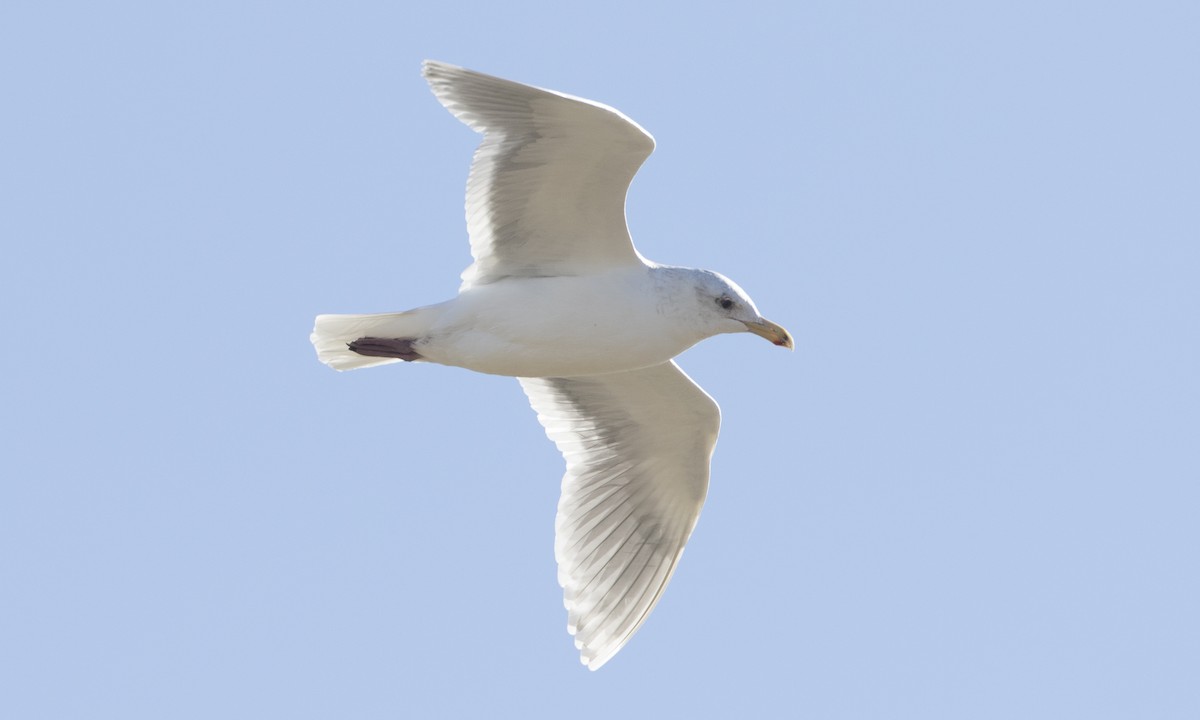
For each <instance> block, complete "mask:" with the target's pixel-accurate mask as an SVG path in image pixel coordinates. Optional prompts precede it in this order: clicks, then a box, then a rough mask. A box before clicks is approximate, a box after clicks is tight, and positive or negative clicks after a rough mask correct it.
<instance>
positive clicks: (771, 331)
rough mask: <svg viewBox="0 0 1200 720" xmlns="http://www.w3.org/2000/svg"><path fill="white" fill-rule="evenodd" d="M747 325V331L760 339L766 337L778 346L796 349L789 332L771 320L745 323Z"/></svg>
mask: <svg viewBox="0 0 1200 720" xmlns="http://www.w3.org/2000/svg"><path fill="white" fill-rule="evenodd" d="M745 325H746V329H747V330H749V331H750V332H752V333H754V334H755V335H758V336H759V337H764V338H766V339H768V340H770V341H771V342H773V343H775V344H776V345H782V346H783V347H785V348H787V349H788V350H795V349H796V344H795V343H793V342H792V336H791V335H789V334H788V331H787V330H784V329H783V328H782V327H780V326H778V325H776V324H775V323H773V322H771V321H770V320H766V319H763V320H750V321H748V322H745Z"/></svg>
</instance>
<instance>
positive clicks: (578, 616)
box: [312, 62, 792, 669]
mask: <svg viewBox="0 0 1200 720" xmlns="http://www.w3.org/2000/svg"><path fill="white" fill-rule="evenodd" d="M425 76H426V78H427V79H428V80H429V82H430V85H431V86H432V87H433V90H434V93H435V94H436V95H437V97H438V99H439V100H440V101H441V102H442V104H443V105H445V106H446V107H447V108H448V109H449V110H450V111H451V112H452V113H454V114H455V115H456V116H457V117H458V118H459V119H460V120H462V121H463V122H465V123H466V124H467V125H469V126H471V127H472V128H473V129H475V130H476V131H478V132H481V133H483V134H484V140H483V143H482V144H481V145H480V147H479V150H478V151H477V152H476V154H475V161H474V164H473V165H472V169H471V176H470V179H469V181H468V184H467V228H468V231H469V234H470V238H471V253H472V256H473V258H474V263H473V264H472V265H471V266H470V267H468V268H467V270H466V271H465V272H464V273H463V275H462V285H461V287H460V289H459V294H458V296H457V297H455V298H453V299H451V300H448V301H446V302H443V303H440V304H437V305H430V306H427V307H422V308H417V309H415V310H410V311H407V312H403V313H387V314H382V315H321V316H319V317H318V318H317V323H316V327H315V328H314V330H313V336H312V340H313V344H314V345H315V346H316V348H317V352H318V356H319V357H320V359H321V360H322V362H325V363H326V364H328V365H330V366H332V367H334V368H336V369H339V370H346V369H352V368H358V367H369V366H372V365H380V364H385V363H393V362H399V361H401V360H407V361H424V362H435V363H440V364H443V365H453V366H457V367H463V368H467V369H470V370H475V371H478V372H484V373H491V374H496V375H510V376H514V377H518V378H520V379H521V385H522V387H523V388H524V389H525V392H526V394H527V395H528V396H529V399H530V403H531V404H532V405H533V407H534V409H535V410H536V411H537V413H538V419H539V420H540V421H541V423H542V424H543V425H544V426H545V428H546V432H547V434H548V435H549V436H550V438H551V440H553V441H554V442H555V443H556V444H557V445H558V448H559V450H560V451H561V452H562V453H563V456H564V458H565V459H566V461H567V473H566V476H565V477H564V478H563V494H562V499H561V500H560V502H559V509H558V519H557V521H556V523H555V557H556V559H557V560H558V565H559V582H560V583H561V584H562V586H563V589H564V592H565V602H566V606H567V610H568V629H569V630H570V631H571V633H572V634H573V635H575V639H576V645H577V646H578V647H579V648H580V650H581V656H582V659H583V662H584V663H585V664H587V665H588V666H589V667H590V668H592V669H596V668H598V667H600V666H601V665H603V664H604V663H605V662H607V661H608V659H609V658H611V657H612V655H613V654H615V653H616V652H617V651H618V650H619V649H620V648H621V647H622V646H623V645H624V644H625V642H627V641H628V639H629V637H630V636H632V634H633V633H634V632H635V631H636V630H637V628H638V627H640V625H641V623H642V622H643V621H644V620H645V618H646V616H647V615H648V614H649V612H650V610H651V609H653V607H654V604H655V603H656V602H657V600H658V598H659V596H660V595H661V593H662V591H663V589H664V588H665V587H666V584H667V582H668V581H669V579H670V576H671V573H672V571H673V570H674V567H675V564H676V562H678V559H679V556H680V555H681V554H682V552H683V547H684V544H685V543H686V542H687V538H688V536H689V535H690V534H691V531H692V528H693V527H694V526H695V523H696V520H697V518H698V517H699V515H700V509H701V506H702V505H703V502H704V496H705V494H706V492H707V488H708V466H709V458H710V456H711V454H712V450H713V447H714V445H715V443H716V439H717V430H718V428H719V425H720V413H719V410H718V409H717V406H716V403H714V402H713V401H712V399H711V398H710V397H708V395H707V394H705V393H704V391H703V390H701V389H700V388H699V387H698V386H696V384H695V383H693V382H692V381H691V380H690V379H689V378H688V377H687V376H686V375H684V374H683V373H682V372H681V371H680V370H679V368H678V367H677V366H676V365H675V363H674V362H673V361H672V358H674V357H675V356H676V355H678V354H679V353H681V352H683V351H684V350H686V349H687V348H689V347H691V346H692V345H694V344H695V343H697V342H699V341H701V340H703V339H705V338H707V337H711V336H712V335H716V334H719V333H728V332H744V331H750V332H754V333H756V334H758V335H761V336H763V337H765V338H767V339H769V340H771V341H772V342H774V343H775V344H777V345H784V346H786V347H791V346H792V340H791V337H790V336H789V335H788V334H787V332H786V331H784V330H783V328H781V327H779V326H778V325H775V324H774V323H771V322H769V321H767V320H765V319H763V318H762V317H761V316H760V315H759V314H758V310H757V309H756V308H755V307H754V304H753V302H751V300H750V298H749V297H747V296H746V294H745V293H744V292H743V291H742V290H741V289H740V288H738V287H737V286H736V285H735V284H733V283H732V282H731V281H729V280H728V279H726V278H724V277H722V276H720V275H718V274H716V273H712V272H709V271H705V270H695V269H691V268H681V267H672V266H663V265H658V264H656V263H652V262H650V261H647V260H645V259H644V258H642V257H641V255H639V254H638V252H637V251H636V250H635V249H634V247H633V243H632V241H631V240H630V238H629V233H628V230H627V229H626V227H625V214H624V206H625V192H626V190H627V188H628V186H629V182H630V180H632V178H633V175H634V173H635V172H637V169H638V167H639V166H640V165H641V164H642V162H643V161H644V160H645V159H646V157H648V156H649V154H650V152H651V151H652V150H653V149H654V141H653V139H652V138H651V137H650V135H649V134H648V133H646V132H645V131H644V130H642V129H641V128H640V127H639V126H638V125H637V124H636V123H634V122H633V121H632V120H630V119H629V118H627V117H625V116H624V115H622V114H621V113H619V112H617V111H616V110H613V109H612V108H609V107H607V106H604V105H600V104H598V103H594V102H591V101H588V100H583V99H580V98H573V97H570V96H567V95H563V94H560V93H555V92H551V91H548V90H541V89H538V88H533V87H529V86H526V85H520V84H518V83H513V82H510V81H507V80H502V79H499V78H494V77H490V76H487V75H482V74H479V73H475V72H471V71H469V70H464V69H462V68H456V67H453V66H449V65H444V64H441V63H434V62H426V63H425Z"/></svg>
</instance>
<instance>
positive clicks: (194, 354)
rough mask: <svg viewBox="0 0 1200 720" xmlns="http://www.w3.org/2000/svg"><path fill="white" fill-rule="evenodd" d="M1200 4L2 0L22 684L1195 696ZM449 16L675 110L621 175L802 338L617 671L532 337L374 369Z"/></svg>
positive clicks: (672, 229) (744, 365)
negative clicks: (467, 360)
mask: <svg viewBox="0 0 1200 720" xmlns="http://www.w3.org/2000/svg"><path fill="white" fill-rule="evenodd" d="M1198 7H1200V6H1197V5H1196V4H1195V3H1187V2H1178V3H1169V2H1141V3H1132V2H1129V3H1104V2H1100V3H1068V2H984V3H947V2H917V3H882V2H818V3H791V4H784V3H778V4H752V3H749V4H748V3H743V4H739V5H737V6H736V7H733V6H730V7H728V8H726V7H717V6H714V5H709V4H700V5H697V6H694V7H690V8H689V9H687V10H686V11H683V10H681V9H680V8H681V6H677V5H665V4H664V5H654V6H651V7H643V6H642V4H641V3H624V2H609V3H604V4H603V5H593V6H591V7H590V8H589V9H583V8H581V7H576V6H575V5H573V4H567V3H553V4H551V3H546V4H537V3H526V2H511V3H474V2H467V3H453V4H444V5H438V4H435V3H422V4H419V5H413V4H402V3H373V2H355V3H336V4H335V3H327V4H313V3H306V4H299V3H254V2H251V3H240V2H239V3H224V2H217V3H203V4H191V5H190V6H182V5H180V4H164V3H144V4H137V3H109V4H107V5H105V6H104V7H101V6H100V5H99V4H93V3H75V4H71V3H57V4H54V3H21V2H13V3H6V4H5V5H4V6H3V8H0V92H2V93H3V103H2V105H0V132H2V137H3V142H0V206H2V210H0V239H2V241H3V248H4V262H3V263H0V301H2V302H3V307H4V308H5V317H4V324H5V332H4V334H3V340H2V341H0V342H2V345H0V348H2V350H3V352H2V353H0V363H2V364H3V367H2V368H0V371H2V372H0V378H2V379H0V388H2V396H0V397H2V398H3V400H2V402H0V432H2V437H3V445H4V451H3V453H2V454H0V468H2V471H0V472H2V475H3V480H2V481H0V684H2V685H3V690H2V691H0V715H2V716H4V717H14V718H17V717H19V718H27V719H32V718H76V717H88V718H123V719H129V718H162V717H171V718H213V717H223V718H263V717H288V718H327V717H353V718H372V717H454V716H457V717H488V716H494V715H499V714H502V713H505V714H509V715H511V716H514V717H516V716H521V717H543V716H544V717H561V716H570V717H578V718H591V717H596V718H601V717H602V718H612V717H640V716H643V715H644V716H654V715H658V716H664V717H685V716H700V717H705V716H727V717H731V716H742V717H753V716H760V717H788V716H791V717H819V718H880V717H887V718H923V719H927V718H963V717H970V718H976V719H978V718H1014V717H1021V718H1062V717H1088V718H1109V717H1113V718H1115V717H1155V718H1185V717H1186V718H1194V717H1197V716H1198V715H1200V686H1198V685H1197V683H1196V677H1197V676H1198V674H1200V613H1197V608H1198V607H1200V560H1198V556H1197V549H1198V548H1200V529H1198V523H1197V511H1198V509H1200V443H1198V442H1197V438H1198V437H1200V379H1198V376H1197V368H1198V367H1200V322H1198V320H1197V315H1198V311H1200V282H1198V280H1197V274H1198V271H1200V210H1198V207H1200V205H1198V203H1197V198H1200V140H1198V133H1197V128H1200V95H1198V94H1197V92H1196V88H1198V87H1200V49H1198V48H1200V46H1198V45H1197V43H1196V38H1197V36H1200V9H1198ZM426 57H429V58H436V59H441V60H445V61H448V62H452V63H456V64H461V65H465V66H468V67H472V68H475V69H479V70H482V71H485V72H489V73H493V74H498V75H501V76H504V77H509V78H512V79H515V80H520V81H524V82H529V83H533V84H537V85H541V86H545V87H551V88H554V89H558V90H562V91H565V92H569V93H572V94H576V95H582V96H584V97H588V98H593V99H596V100H599V101H602V102H606V103H609V104H611V105H613V106H615V107H617V108H619V109H621V110H622V111H623V112H625V113H626V114H628V115H629V116H630V117H632V118H634V119H635V120H637V121H638V122H639V123H640V124H641V125H642V126H644V127H645V128H646V129H648V130H649V131H650V132H651V133H653V134H654V135H655V137H656V139H657V141H658V149H657V151H656V152H655V154H654V156H652V157H651V159H650V160H649V161H648V162H647V164H646V166H645V167H644V168H643V170H642V172H641V173H640V174H639V175H638V177H637V179H636V180H635V181H634V184H633V188H632V192H631V197H630V203H629V209H628V215H629V221H630V226H631V229H632V232H633V235H634V239H635V242H637V244H638V247H639V249H640V250H641V251H642V253H643V254H644V255H646V256H647V257H650V258H652V259H655V260H658V261H661V262H666V263H672V264H684V265H694V266H700V267H707V268H711V269H715V270H718V271H720V272H722V273H724V274H726V275H728V276H730V277H731V278H733V279H734V280H736V281H737V282H738V283H739V284H740V285H742V286H743V287H744V288H746V290H747V291H748V292H749V293H750V294H751V296H752V297H753V298H754V299H755V301H756V303H757V304H758V306H759V308H760V309H761V310H762V311H763V313H764V314H765V315H766V316H767V317H770V318H771V319H773V320H776V321H778V322H780V323H782V324H783V325H785V326H786V327H788V328H789V329H790V330H791V331H792V333H793V334H794V336H795V337H796V340H797V350H796V352H795V353H787V352H781V351H779V350H777V349H776V348H773V347H771V346H770V345H768V344H766V343H763V342H762V341H761V340H759V339H757V338H754V337H752V336H749V335H742V336H723V337H719V338H716V339H713V340H710V341H707V342H706V343H704V344H702V345H701V346H699V347H697V348H695V349H693V350H691V351H689V352H688V353H686V354H685V355H684V356H683V357H682V358H681V360H680V363H681V365H682V366H683V367H684V368H685V369H686V370H687V371H688V372H689V373H690V374H691V375H692V376H693V377H694V378H695V379H696V380H697V381H698V382H699V383H700V384H701V385H703V386H704V387H705V388H706V389H707V390H708V392H709V393H710V394H712V395H713V396H714V397H715V398H716V399H717V401H718V402H720V403H721V406H722V410H723V413H724V427H723V429H722V434H721V439H720V442H719V443H718V445H717V451H716V455H715V458H714V460H713V479H712V487H711V491H710V494H709V500H708V504H707V506H706V508H705V511H704V515H703V516H702V518H701V520H700V523H699V525H698V527H697V530H696V533H695V535H694V536H693V538H692V541H691V543H690V544H689V546H688V551H687V553H686V554H685V555H684V558H683V561H682V562H681V564H680V567H679V570H678V572H677V573H676V575H675V578H674V580H673V581H672V584H671V587H670V588H669V590H668V592H667V593H666V595H665V596H664V598H663V600H662V602H661V603H660V604H659V606H658V608H657V609H656V611H655V612H654V614H653V615H652V616H651V618H650V620H649V621H648V622H647V623H646V625H645V626H644V627H643V628H642V630H641V631H640V632H639V634H638V635H637V636H636V637H635V638H634V640H633V641H632V642H631V643H630V645H628V646H627V647H626V648H625V649H624V650H623V651H622V652H621V654H620V655H618V656H617V657H616V659H615V660H614V661H612V662H611V663H609V664H608V665H607V666H606V667H604V668H603V669H602V670H601V671H600V672H598V673H589V672H587V671H586V670H585V669H583V668H582V666H580V665H579V664H578V661H577V659H576V653H575V650H574V648H573V646H572V644H571V641H570V639H569V637H568V636H567V634H566V631H565V620H566V618H565V613H564V611H563V609H562V605H561V597H560V593H559V589H558V587H557V585H556V583H555V574H554V564H553V553H552V533H553V516H554V506H555V502H556V498H557V488H558V482H559V478H560V476H561V473H562V461H561V458H560V457H559V456H558V455H557V453H556V452H555V450H554V448H553V446H552V445H551V444H550V442H549V441H547V440H546V438H545V437H544V436H543V434H542V431H541V428H540V427H539V426H538V423H537V421H536V419H535V417H534V414H533V412H532V411H531V410H530V409H529V407H528V405H527V403H526V402H525V399H524V397H523V395H522V393H521V391H520V389H519V388H518V386H517V383H516V382H515V381H512V380H508V379H505V378H498V377H487V376H480V375H474V374H471V373H469V372H466V371H462V370H458V369H452V368H442V367H436V366H401V367H396V366H390V367H385V368H378V369H372V370H364V371H361V372H354V373H348V374H338V373H334V372H332V371H330V370H329V369H327V368H325V367H323V366H321V365H320V364H319V363H318V362H317V361H316V359H315V357H314V354H313V352H312V349H311V347H310V346H309V343H308V333H309V330H310V328H311V323H312V317H313V316H314V315H315V314H317V313H320V312H372V311H388V310H400V309H405V308H408V307H413V306H416V305H422V304H427V303H430V302H435V301H439V300H442V299H445V298H448V297H450V296H451V295H452V294H453V293H454V291H455V289H456V287H457V279H458V273H459V272H460V271H461V270H462V269H463V268H464V267H465V266H466V264H467V263H468V262H469V255H468V250H467V242H466V231H465V226H464V223H463V219H462V202H463V198H462V192H463V186H464V183H465V178H466V172H467V167H468V162H469V158H470V154H471V151H472V149H473V147H474V145H475V143H476V136H474V135H473V134H472V133H471V132H470V131H469V130H468V129H467V128H466V127H464V126H462V125H460V124H459V123H458V122H457V121H455V120H454V119H453V118H452V117H451V116H450V115H449V114H448V113H446V112H445V110H443V109H442V108H441V107H440V106H439V105H438V104H437V102H436V101H435V100H434V99H433V97H432V95H431V94H430V93H429V92H428V91H427V89H426V87H425V85H424V82H423V81H422V79H421V78H420V75H419V64H420V61H421V60H422V59H423V58H426Z"/></svg>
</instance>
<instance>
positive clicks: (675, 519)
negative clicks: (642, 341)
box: [521, 362, 721, 670]
mask: <svg viewBox="0 0 1200 720" xmlns="http://www.w3.org/2000/svg"><path fill="white" fill-rule="evenodd" d="M521 386H522V387H523V388H524V389H525V394H526V395H528V396H529V401H530V404H532V405H533V408H534V410H536V411H537V414H538V420H539V421H540V422H541V423H542V425H543V426H544V427H545V428H546V434H547V435H548V436H549V437H550V439H551V440H553V441H554V443H555V444H556V445H557V446H558V449H559V451H560V452H562V454H563V457H564V458H565V459H566V461H567V472H566V475H565V476H564V477H563V481H562V497H561V499H560V500H559V504H558V517H557V519H556V521H555V541H554V554H555V558H556V559H557V561H558V580H559V584H561V585H562V586H563V591H564V601H565V604H566V607H567V614H568V617H567V627H568V630H569V631H570V632H571V634H573V635H574V636H575V645H576V646H577V647H578V648H579V649H580V652H581V660H582V661H583V663H584V664H586V665H587V666H588V667H589V668H591V669H592V670H595V669H597V668H599V667H600V666H601V665H603V664H604V663H605V662H607V661H608V660H609V659H610V658H612V656H613V655H614V654H616V652H617V651H618V650H620V649H621V647H622V646H623V645H624V644H625V643H626V642H628V640H629V638H630V637H631V636H632V635H633V633H634V632H636V631H637V629H638V628H639V627H640V626H641V624H642V622H644V621H645V619H646V616H647V615H649V614H650V611H651V610H652V609H653V608H654V605H655V603H657V602H658V598H659V597H660V596H661V595H662V592H663V590H664V589H665V588H666V586H667V582H668V581H669V580H670V579H671V573H672V572H673V571H674V569H675V564H676V563H677V562H678V561H679V556H680V555H681V554H682V553H683V546H684V544H685V543H686V542H687V539H688V537H689V536H690V535H691V533H692V528H693V527H695V525H696V520H697V518H699V517H700V508H701V507H702V506H703V504H704V497H705V494H706V493H707V491H708V468H709V460H710V458H711V457H712V451H713V447H714V446H715V445H716V442H717V431H718V430H719V428H720V424H721V416H720V410H719V409H718V408H717V404H716V403H715V402H714V401H713V399H712V398H710V397H709V396H708V394H707V393H705V392H704V391H703V390H701V389H700V387H699V386H698V385H696V384H695V383H694V382H692V380H691V379H690V378H689V377H688V376H687V375H685V374H684V373H683V371H681V370H680V369H679V367H678V366H677V365H676V364H675V363H674V362H667V363H663V364H662V365H656V366H654V367H650V368H646V369H643V370H634V371H632V372H623V373H613V374H607V375H594V376H587V377H574V378H521Z"/></svg>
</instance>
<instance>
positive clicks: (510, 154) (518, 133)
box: [423, 60, 654, 287]
mask: <svg viewBox="0 0 1200 720" xmlns="http://www.w3.org/2000/svg"><path fill="white" fill-rule="evenodd" d="M423 69H424V74H425V78H426V79H427V80H428V81H429V85H430V87H432V88H433V92H434V94H435V95H436V96H437V99H438V100H439V101H441V103H442V104H443V105H445V106H446V108H447V109H448V110H450V112H452V113H454V115H455V117H457V118H458V119H459V120H462V121H463V122H464V123H466V124H467V125H469V126H470V127H471V128H472V129H473V130H475V131H476V132H480V133H483V142H482V143H481V144H480V145H479V149H478V150H476V151H475V160H474V163H473V164H472V166H471V175H470V179H469V180H468V181H467V230H468V232H469V234H470V236H471V256H472V257H473V258H475V262H474V263H473V264H472V265H471V266H470V267H468V268H467V269H466V270H465V271H464V272H463V275H462V279H463V287H467V286H470V285H483V284H487V283H490V282H495V281H496V280H499V279H502V278H505V277H513V276H516V277H545V276H554V275H585V274H592V273H596V272H600V271H602V270H603V269H605V268H606V267H612V266H614V265H622V264H629V263H640V262H641V258H640V256H639V255H638V254H637V251H636V250H634V248H633V242H632V241H631V240H630V239H629V231H628V229H627V228H626V226H625V192H626V190H628V188H629V183H630V181H631V180H632V179H633V176H634V174H635V173H636V172H637V169H638V168H639V167H641V165H642V163H643V162H644V161H645V160H646V158H647V157H649V156H650V153H651V152H652V151H653V150H654V138H652V137H650V134H649V133H647V132H646V131H645V130H643V129H642V128H641V127H639V126H638V125H637V123H635V122H633V121H632V120H630V119H629V118H627V117H625V116H624V115H622V114H621V113H620V112H618V111H617V110H614V109H613V108H610V107H608V106H607V105H601V104H600V103H595V102H592V101H590V100H584V99H582V98H575V97H571V96H570V95H564V94H561V93H557V92H553V91H550V90H541V89H538V88H535V87H530V86H528V85H522V84H520V83H515V82H510V81H508V80H502V79H500V78H497V77H492V76H490V75H484V74H482V73H477V72H473V71H471V70H465V69H463V68H460V67H455V66H453V65H446V64H444V63H439V62H434V61H431V60H426V61H425V64H424V68H423Z"/></svg>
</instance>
